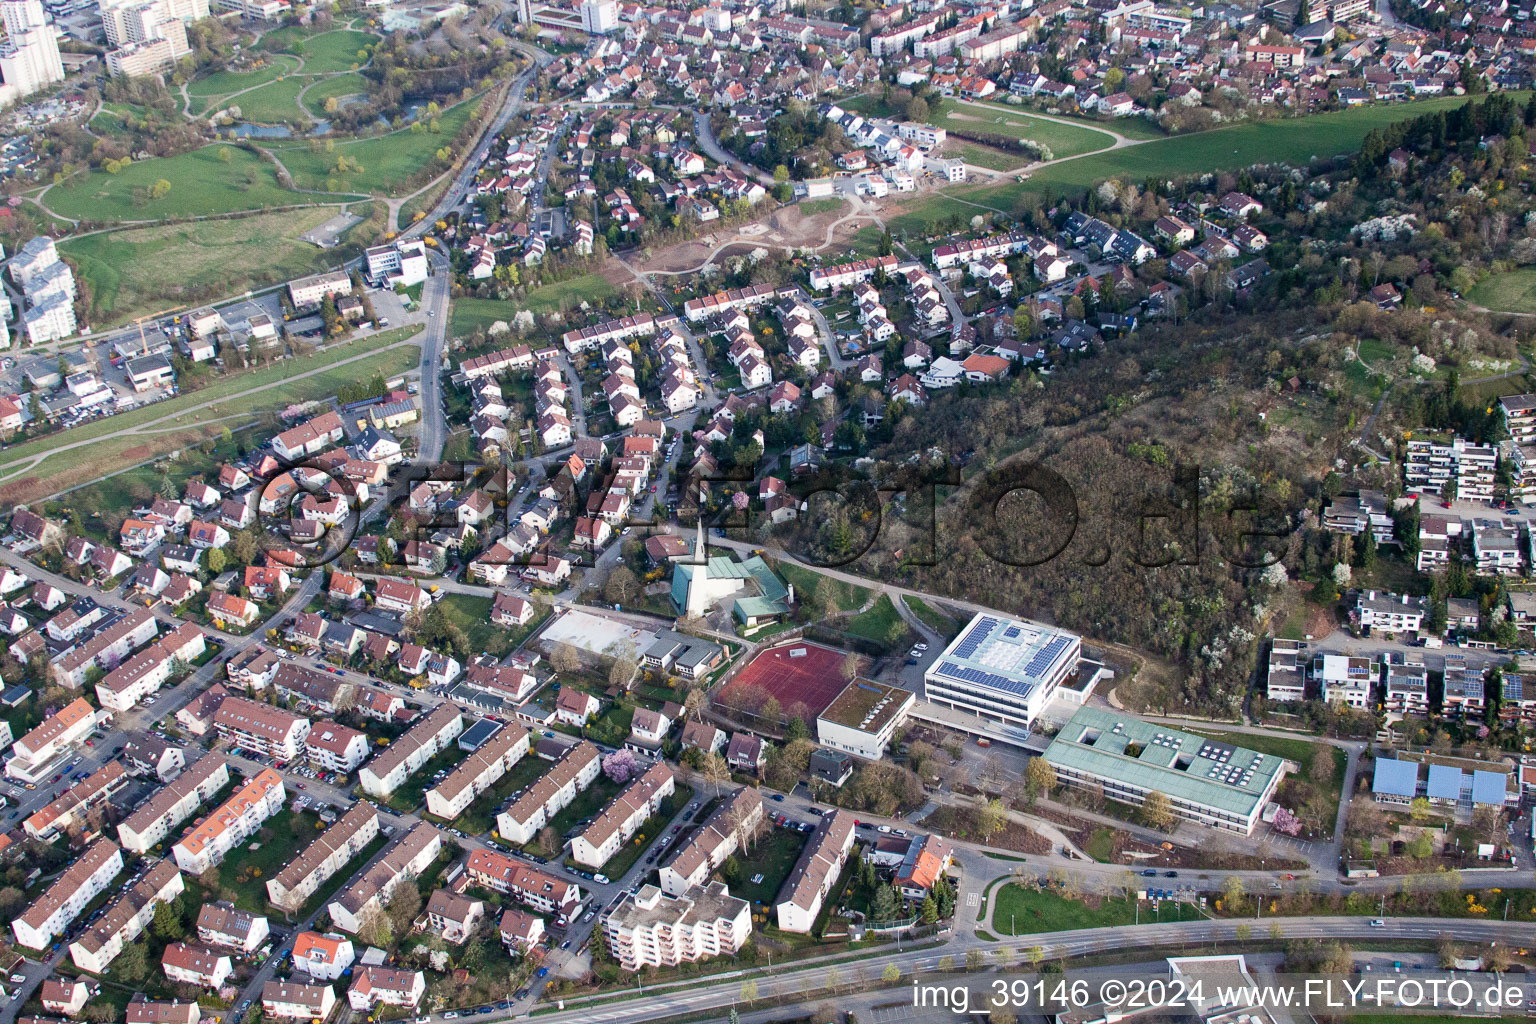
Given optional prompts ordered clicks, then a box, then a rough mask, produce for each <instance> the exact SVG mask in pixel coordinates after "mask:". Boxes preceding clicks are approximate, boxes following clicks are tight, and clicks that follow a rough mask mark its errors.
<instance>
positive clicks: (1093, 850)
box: [1083, 828, 1115, 864]
mask: <svg viewBox="0 0 1536 1024" xmlns="http://www.w3.org/2000/svg"><path fill="white" fill-rule="evenodd" d="M1114 843H1115V831H1114V829H1110V828H1096V829H1094V830H1093V835H1091V836H1089V837H1088V842H1087V844H1086V845H1084V847H1083V852H1084V853H1086V854H1087V855H1088V856H1090V857H1092V858H1093V859H1094V860H1096V861H1098V862H1099V863H1100V864H1108V863H1109V858H1110V854H1111V853H1112V852H1113V850H1114Z"/></svg>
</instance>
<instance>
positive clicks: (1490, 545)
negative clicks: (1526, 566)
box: [1472, 519, 1521, 576]
mask: <svg viewBox="0 0 1536 1024" xmlns="http://www.w3.org/2000/svg"><path fill="white" fill-rule="evenodd" d="M1472 556H1473V560H1474V562H1475V564H1476V566H1477V571H1478V572H1480V573H1495V574H1498V575H1501V576H1504V575H1513V574H1518V573H1519V572H1520V564H1521V551H1520V526H1519V524H1518V523H1515V522H1512V521H1508V520H1486V519H1477V520H1474V521H1473V523H1472Z"/></svg>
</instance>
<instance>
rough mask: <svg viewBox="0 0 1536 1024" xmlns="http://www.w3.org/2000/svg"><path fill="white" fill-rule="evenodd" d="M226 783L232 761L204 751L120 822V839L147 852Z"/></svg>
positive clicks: (134, 847) (135, 850) (134, 848)
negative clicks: (172, 779) (171, 780)
mask: <svg viewBox="0 0 1536 1024" xmlns="http://www.w3.org/2000/svg"><path fill="white" fill-rule="evenodd" d="M227 785H229V762H227V761H225V760H224V758H222V757H220V756H219V755H218V754H204V755H203V756H202V757H200V758H198V759H197V760H196V761H194V762H193V763H192V765H191V766H190V767H188V768H187V769H186V770H184V771H183V772H182V773H181V774H180V775H178V776H177V777H176V779H175V780H174V781H173V782H170V783H169V784H167V785H165V786H163V787H161V788H160V789H159V790H158V791H156V792H155V794H154V795H153V796H151V797H150V798H149V799H148V800H146V801H144V802H143V803H142V804H140V805H139V806H138V807H136V808H135V809H134V811H133V813H132V814H130V815H128V817H127V818H125V819H124V820H123V821H122V822H120V823H119V824H118V826H117V838H118V841H119V842H120V843H122V844H123V849H125V850H131V851H132V852H134V853H140V854H142V853H148V852H149V850H150V849H151V848H153V847H154V846H155V845H156V844H157V843H159V842H160V841H161V840H163V839H165V838H166V837H167V836H169V835H170V834H171V830H172V829H174V828H175V827H176V826H177V825H180V824H181V823H182V822H183V821H186V820H187V818H189V817H191V816H192V814H193V812H195V811H196V810H197V809H198V808H199V807H201V806H202V805H203V803H204V802H205V801H207V800H211V799H212V798H213V796H214V794H216V793H218V792H219V790H221V789H223V788H224V787H225V786H227Z"/></svg>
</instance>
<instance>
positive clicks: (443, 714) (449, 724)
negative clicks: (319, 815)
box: [357, 704, 464, 797]
mask: <svg viewBox="0 0 1536 1024" xmlns="http://www.w3.org/2000/svg"><path fill="white" fill-rule="evenodd" d="M463 731H464V718H463V716H462V715H460V714H459V711H458V709H457V708H455V707H454V706H453V705H452V704H439V705H438V706H437V707H435V708H433V709H432V711H431V712H430V713H429V714H428V715H427V716H426V717H425V718H423V719H422V720H421V721H419V722H417V723H416V724H415V725H413V726H411V728H410V730H409V731H408V732H407V733H406V734H405V735H404V736H401V737H400V738H399V739H397V740H395V742H393V743H391V744H390V745H389V746H388V747H386V748H385V749H384V750H383V752H382V753H380V754H379V755H378V756H377V757H375V758H374V759H373V760H372V761H369V762H368V763H367V764H366V765H364V766H363V768H362V770H361V771H359V772H358V773H357V779H358V782H359V783H361V785H362V788H363V792H364V793H367V794H368V795H369V796H375V797H387V796H389V794H391V793H393V792H394V791H395V788H396V787H397V786H399V785H400V784H401V783H402V782H404V781H405V780H406V779H408V778H410V777H411V775H412V774H413V773H414V772H415V771H416V770H417V769H418V768H420V767H421V766H422V765H424V764H426V763H427V762H428V761H430V760H432V758H434V757H436V756H437V754H438V752H439V751H441V750H442V749H443V748H445V747H446V746H448V744H450V743H452V742H453V741H454V740H456V739H458V737H459V734H460V733H462V732H463Z"/></svg>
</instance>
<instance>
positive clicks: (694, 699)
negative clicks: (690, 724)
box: [683, 690, 708, 722]
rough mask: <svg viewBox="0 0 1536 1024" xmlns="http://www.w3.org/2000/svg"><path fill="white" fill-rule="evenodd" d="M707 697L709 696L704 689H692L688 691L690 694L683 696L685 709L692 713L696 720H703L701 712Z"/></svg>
mask: <svg viewBox="0 0 1536 1024" xmlns="http://www.w3.org/2000/svg"><path fill="white" fill-rule="evenodd" d="M707 699H708V698H707V697H705V696H704V691H703V690H690V691H689V692H688V696H686V697H684V698H683V710H684V711H686V712H687V713H688V714H690V715H692V716H693V718H694V721H696V722H697V721H703V716H702V714H701V712H702V711H703V709H704V702H705V701H706V700H707Z"/></svg>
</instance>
